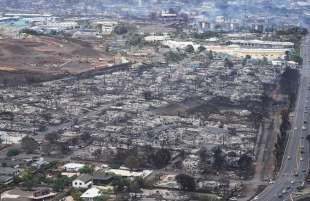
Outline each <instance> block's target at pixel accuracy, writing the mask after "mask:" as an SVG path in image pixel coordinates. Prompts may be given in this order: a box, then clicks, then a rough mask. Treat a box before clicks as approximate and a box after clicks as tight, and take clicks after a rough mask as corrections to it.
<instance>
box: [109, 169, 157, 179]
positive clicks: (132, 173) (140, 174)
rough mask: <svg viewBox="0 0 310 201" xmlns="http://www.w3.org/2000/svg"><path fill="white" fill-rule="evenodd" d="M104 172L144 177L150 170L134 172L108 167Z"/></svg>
mask: <svg viewBox="0 0 310 201" xmlns="http://www.w3.org/2000/svg"><path fill="white" fill-rule="evenodd" d="M106 172H109V173H114V174H116V175H120V176H123V177H146V176H148V175H149V174H151V173H152V171H151V170H143V171H142V172H135V171H129V170H121V169H109V170H107V171H106Z"/></svg>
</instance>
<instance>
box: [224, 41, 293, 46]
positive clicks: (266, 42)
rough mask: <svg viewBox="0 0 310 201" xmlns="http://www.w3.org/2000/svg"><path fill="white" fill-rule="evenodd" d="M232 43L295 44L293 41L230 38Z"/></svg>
mask: <svg viewBox="0 0 310 201" xmlns="http://www.w3.org/2000/svg"><path fill="white" fill-rule="evenodd" d="M230 42H232V43H253V44H262V45H292V46H293V45H294V43H291V42H278V41H263V40H230Z"/></svg>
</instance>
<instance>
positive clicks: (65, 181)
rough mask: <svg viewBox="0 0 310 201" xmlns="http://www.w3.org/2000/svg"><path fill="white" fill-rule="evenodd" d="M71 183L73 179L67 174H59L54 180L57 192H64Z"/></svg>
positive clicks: (54, 188) (54, 187)
mask: <svg viewBox="0 0 310 201" xmlns="http://www.w3.org/2000/svg"><path fill="white" fill-rule="evenodd" d="M70 184H71V179H70V178H69V177H67V176H62V175H61V176H59V177H57V178H56V179H55V180H54V181H53V184H52V186H53V190H54V191H57V192H63V191H64V189H65V187H67V186H69V185H70Z"/></svg>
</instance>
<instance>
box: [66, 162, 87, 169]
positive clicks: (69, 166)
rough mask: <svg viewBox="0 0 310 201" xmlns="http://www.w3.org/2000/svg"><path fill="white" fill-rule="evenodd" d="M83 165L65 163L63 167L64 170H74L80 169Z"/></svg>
mask: <svg viewBox="0 0 310 201" xmlns="http://www.w3.org/2000/svg"><path fill="white" fill-rule="evenodd" d="M84 166H85V165H84V164H81V163H67V164H65V165H64V168H70V169H71V168H72V169H75V168H82V167H84Z"/></svg>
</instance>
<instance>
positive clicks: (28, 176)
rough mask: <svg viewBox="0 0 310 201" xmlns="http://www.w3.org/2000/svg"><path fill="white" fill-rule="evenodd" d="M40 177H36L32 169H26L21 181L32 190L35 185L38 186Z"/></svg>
mask: <svg viewBox="0 0 310 201" xmlns="http://www.w3.org/2000/svg"><path fill="white" fill-rule="evenodd" d="M38 179H39V177H35V176H34V175H33V173H32V172H31V171H30V170H28V169H27V170H25V171H24V172H23V173H22V175H21V182H22V183H23V184H24V186H25V187H26V188H27V190H32V188H33V187H34V186H36V185H37V184H38V183H39V181H38Z"/></svg>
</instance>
